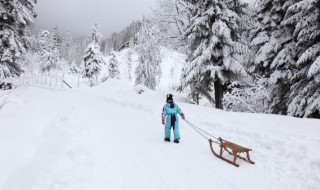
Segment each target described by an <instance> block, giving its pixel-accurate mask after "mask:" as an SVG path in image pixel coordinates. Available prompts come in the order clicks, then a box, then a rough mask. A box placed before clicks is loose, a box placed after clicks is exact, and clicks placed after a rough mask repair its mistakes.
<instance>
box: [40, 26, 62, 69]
mask: <svg viewBox="0 0 320 190" xmlns="http://www.w3.org/2000/svg"><path fill="white" fill-rule="evenodd" d="M39 47H40V50H39V56H40V70H41V72H49V71H51V70H52V69H56V68H58V62H59V56H60V54H59V51H58V50H57V48H55V47H54V46H53V43H52V38H51V36H50V32H49V31H48V30H44V31H42V32H40V34H39Z"/></svg>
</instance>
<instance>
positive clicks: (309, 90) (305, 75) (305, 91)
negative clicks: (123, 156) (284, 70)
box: [282, 0, 320, 118]
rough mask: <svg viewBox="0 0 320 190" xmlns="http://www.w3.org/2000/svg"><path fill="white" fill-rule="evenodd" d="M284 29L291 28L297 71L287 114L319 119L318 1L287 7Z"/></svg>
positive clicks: (305, 0)
mask: <svg viewBox="0 0 320 190" xmlns="http://www.w3.org/2000/svg"><path fill="white" fill-rule="evenodd" d="M282 24H283V25H285V26H294V31H293V37H294V39H295V42H296V43H295V44H294V49H295V51H294V52H295V53H296V54H297V55H298V58H297V61H296V62H295V63H294V66H295V67H296V68H297V69H296V72H294V73H293V77H292V78H291V83H292V86H291V88H290V96H289V98H288V103H289V106H288V114H289V115H292V116H297V117H317V118H320V0H299V1H298V2H296V3H294V4H291V6H289V7H288V10H287V13H286V16H285V20H284V21H283V23H282Z"/></svg>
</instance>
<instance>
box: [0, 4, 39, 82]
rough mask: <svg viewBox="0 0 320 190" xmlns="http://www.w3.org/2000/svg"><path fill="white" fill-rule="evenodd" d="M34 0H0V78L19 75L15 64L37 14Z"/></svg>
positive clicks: (21, 52) (23, 49) (22, 50)
mask: <svg viewBox="0 0 320 190" xmlns="http://www.w3.org/2000/svg"><path fill="white" fill-rule="evenodd" d="M34 3H36V0H15V1H12V0H0V11H1V13H0V79H1V78H5V77H10V76H19V75H20V74H21V72H22V70H21V68H20V66H19V65H18V64H17V59H19V58H20V57H21V56H22V55H23V54H24V53H25V52H26V48H28V47H27V45H28V39H27V35H28V31H29V30H28V28H29V25H30V24H31V23H32V17H36V16H37V14H36V13H35V11H34V7H33V4H34Z"/></svg>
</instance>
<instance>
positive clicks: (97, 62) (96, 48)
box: [82, 23, 104, 86]
mask: <svg viewBox="0 0 320 190" xmlns="http://www.w3.org/2000/svg"><path fill="white" fill-rule="evenodd" d="M101 39H102V35H101V33H100V32H99V31H98V24H97V23H95V25H94V26H92V27H91V34H90V35H89V40H90V41H91V42H90V43H89V44H88V46H87V48H86V50H85V53H84V54H85V55H84V57H83V60H82V69H83V70H82V74H83V78H88V79H89V81H90V86H93V85H94V77H95V78H96V79H97V77H98V75H99V73H100V70H101V64H104V59H103V55H102V53H101V52H100V43H101Z"/></svg>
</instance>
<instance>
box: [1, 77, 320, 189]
mask: <svg viewBox="0 0 320 190" xmlns="http://www.w3.org/2000/svg"><path fill="white" fill-rule="evenodd" d="M0 93H3V92H0ZM174 98H175V100H176V101H177V103H178V104H179V105H180V107H181V108H182V109H183V111H184V113H185V115H186V117H187V119H188V120H190V121H191V122H192V123H194V124H196V125H197V126H199V127H201V128H203V129H204V130H206V131H208V132H210V133H211V134H212V135H214V136H221V137H223V138H225V139H228V140H230V141H234V142H236V143H239V144H241V145H243V146H248V147H250V148H252V149H253V151H252V155H251V157H252V160H254V161H255V162H256V164H255V165H251V164H248V163H245V162H243V161H241V160H239V161H238V163H239V164H240V167H239V168H236V167H234V166H232V165H230V164H227V163H226V162H224V161H222V160H219V159H217V158H216V157H214V156H213V154H212V153H211V151H210V148H209V145H208V142H207V140H206V139H204V138H203V137H201V136H200V135H199V134H197V133H196V132H195V131H194V130H193V129H192V128H190V127H189V126H188V125H187V124H186V123H185V122H181V127H180V130H181V136H182V139H181V143H180V144H174V143H172V142H171V143H166V142H164V141H163V138H164V137H163V133H164V131H163V126H162V125H161V119H160V114H161V109H162V106H163V105H164V103H165V101H164V100H165V94H163V93H159V92H154V91H149V90H147V91H146V92H145V93H143V94H141V95H138V94H137V93H136V92H135V90H134V88H133V87H132V85H130V84H127V83H126V82H122V81H115V80H112V81H107V82H105V83H102V84H100V85H99V86H97V87H95V88H92V89H77V90H67V89H65V90H58V89H49V88H36V87H18V88H17V89H16V90H14V91H12V92H11V94H10V96H9V100H10V101H12V102H14V103H11V104H7V105H6V107H5V108H4V109H3V110H1V111H0V121H1V127H0V150H2V153H1V156H0V171H1V172H0V189H5V190H35V189H63V190H75V189H77V190H81V189H83V190H88V189H90V190H100V189H101V190H103V189H156V190H162V189H163V190H164V189H165V190H168V189H190V190H192V189H204V190H205V189H223V190H236V189H248V190H256V189H257V188H258V189H261V190H270V189H277V190H287V189H293V190H300V189H310V190H314V189H317V188H318V187H319V185H320V153H319V151H316V149H315V147H319V146H320V137H319V134H320V127H319V126H320V121H319V120H312V119H298V118H292V117H283V116H275V115H263V114H247V113H230V112H224V111H221V110H216V109H213V108H208V107H202V106H196V105H190V104H187V103H185V100H184V98H183V97H179V96H178V95H176V96H175V97H174ZM216 148H218V147H216Z"/></svg>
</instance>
